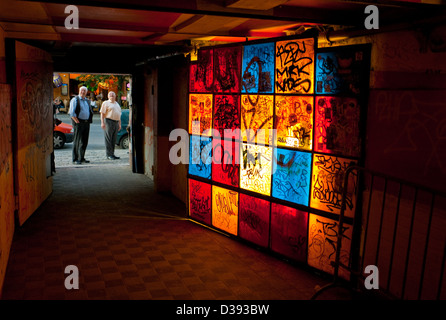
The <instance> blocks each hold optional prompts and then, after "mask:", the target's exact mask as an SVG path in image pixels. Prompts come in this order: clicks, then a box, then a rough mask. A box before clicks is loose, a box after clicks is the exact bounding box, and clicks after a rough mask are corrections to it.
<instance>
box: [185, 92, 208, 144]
mask: <svg viewBox="0 0 446 320" xmlns="http://www.w3.org/2000/svg"><path fill="white" fill-rule="evenodd" d="M211 127H212V94H190V95H189V133H192V134H204V135H207V136H210V135H211V131H210V129H211ZM206 130H207V132H206Z"/></svg>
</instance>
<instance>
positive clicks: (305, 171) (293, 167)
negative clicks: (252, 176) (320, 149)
mask: <svg viewBox="0 0 446 320" xmlns="http://www.w3.org/2000/svg"><path fill="white" fill-rule="evenodd" d="M275 157H276V160H275V161H274V164H273V172H274V174H273V191H272V196H273V197H275V198H278V199H282V200H286V201H290V202H294V203H297V204H302V205H305V206H308V202H309V193H310V178H311V154H310V153H307V152H300V151H292V150H286V149H277V150H276V154H275Z"/></svg>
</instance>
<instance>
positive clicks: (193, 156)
mask: <svg viewBox="0 0 446 320" xmlns="http://www.w3.org/2000/svg"><path fill="white" fill-rule="evenodd" d="M211 141H212V139H211V138H209V137H204V136H195V135H192V136H191V138H190V149H189V174H192V175H195V176H198V177H202V178H205V179H211V172H212V171H211V167H212V166H211V161H212V158H211V152H212V143H211Z"/></svg>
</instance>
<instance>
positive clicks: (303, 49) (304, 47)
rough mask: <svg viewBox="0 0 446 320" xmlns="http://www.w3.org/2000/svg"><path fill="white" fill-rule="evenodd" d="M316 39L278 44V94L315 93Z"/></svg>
mask: <svg viewBox="0 0 446 320" xmlns="http://www.w3.org/2000/svg"><path fill="white" fill-rule="evenodd" d="M313 82H314V39H312V38H311V39H295V40H285V41H278V42H276V93H308V94H311V93H313V91H314V90H313Z"/></svg>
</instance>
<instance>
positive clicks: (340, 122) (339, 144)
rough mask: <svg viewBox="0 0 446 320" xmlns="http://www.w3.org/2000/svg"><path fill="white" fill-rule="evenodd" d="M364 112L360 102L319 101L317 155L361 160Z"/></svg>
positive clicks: (323, 99) (316, 134) (317, 101)
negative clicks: (360, 123)
mask: <svg viewBox="0 0 446 320" xmlns="http://www.w3.org/2000/svg"><path fill="white" fill-rule="evenodd" d="M359 116H360V109H359V105H358V102H357V99H356V98H345V97H328V96H323V97H317V98H316V120H315V121H316V125H315V127H316V128H315V137H314V139H315V142H316V143H315V151H318V152H324V153H331V154H338V155H342V156H352V157H358V156H359V155H360V151H361V143H360V142H361V141H360V132H359Z"/></svg>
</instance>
